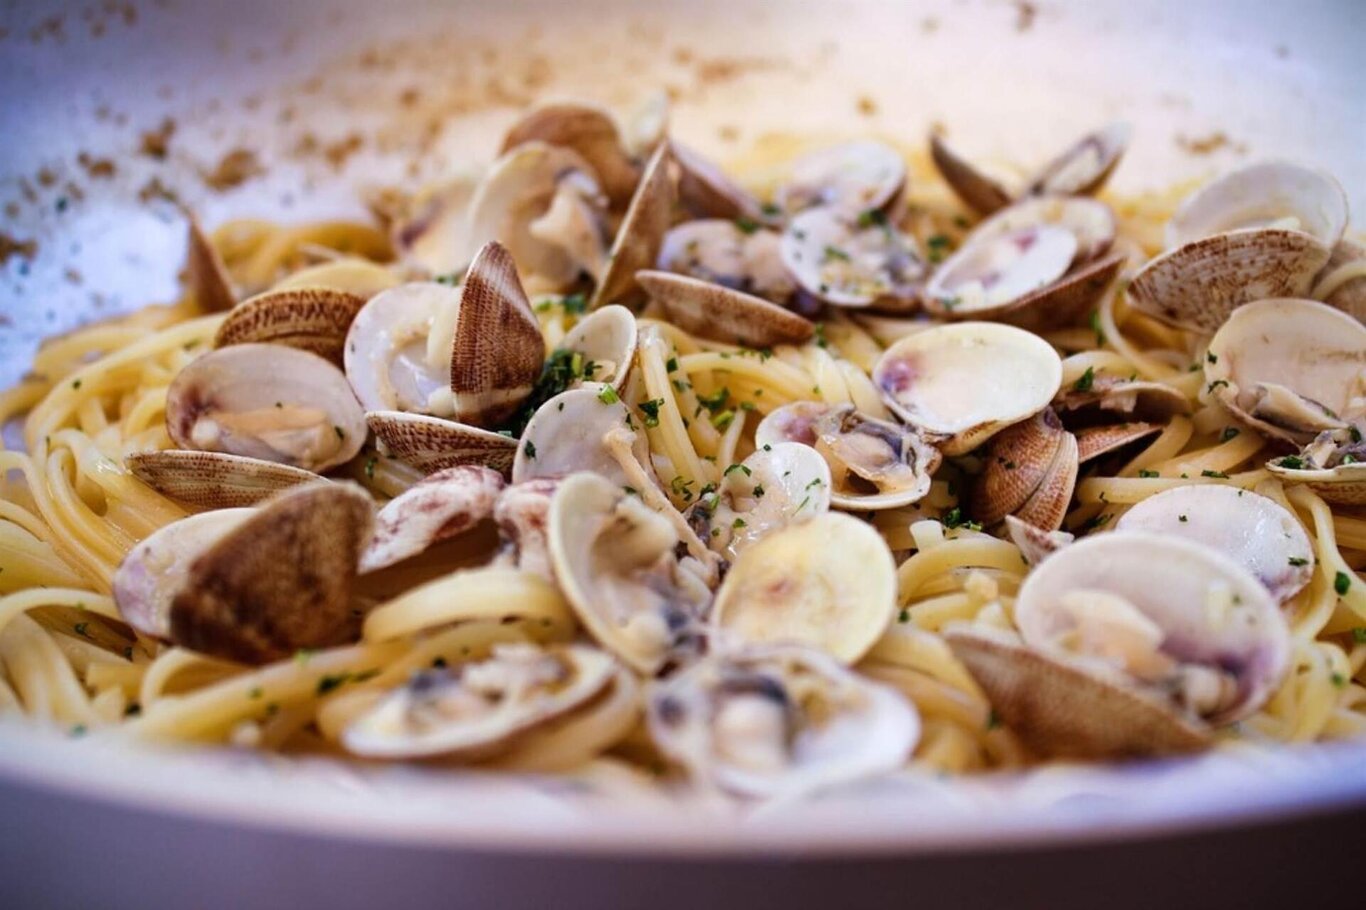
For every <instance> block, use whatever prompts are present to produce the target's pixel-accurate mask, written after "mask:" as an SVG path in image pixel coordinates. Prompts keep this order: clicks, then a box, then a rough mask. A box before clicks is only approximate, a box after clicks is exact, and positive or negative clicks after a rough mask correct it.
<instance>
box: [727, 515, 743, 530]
mask: <svg viewBox="0 0 1366 910" xmlns="http://www.w3.org/2000/svg"><path fill="white" fill-rule="evenodd" d="M730 526H731V527H732V528H735V529H737V530H738V529H739V528H743V527H744V526H745V520H744V519H743V518H737V519H735V520H734V521H732V522H731V523H730Z"/></svg>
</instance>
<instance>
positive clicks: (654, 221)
mask: <svg viewBox="0 0 1366 910" xmlns="http://www.w3.org/2000/svg"><path fill="white" fill-rule="evenodd" d="M676 195H677V194H676V192H675V190H674V185H673V182H672V181H671V180H670V179H669V146H668V144H667V143H661V144H660V145H659V146H658V147H657V148H656V149H655V152H654V154H653V155H651V156H650V160H649V161H648V162H647V163H646V165H645V171H644V173H643V174H642V175H641V178H640V184H639V186H637V187H636V191H635V195H633V196H632V197H631V204H630V205H629V206H627V208H626V214H625V216H623V217H622V219H621V227H619V228H618V229H617V236H616V239H615V240H614V241H613V242H612V251H611V253H610V254H608V257H607V267H606V268H605V269H604V270H603V273H602V278H601V279H600V280H599V281H598V286H597V289H596V290H595V291H594V292H593V299H592V301H590V309H596V308H597V307H600V306H602V305H603V304H606V303H619V302H626V303H636V302H638V301H639V300H640V298H641V297H643V296H644V295H643V293H642V292H641V290H640V288H639V287H638V286H637V285H636V272H638V271H640V270H641V269H648V268H653V267H654V264H655V258H656V257H658V256H659V248H660V245H661V244H662V243H663V242H664V234H665V233H666V232H667V231H668V230H669V223H670V222H671V221H672V220H673V209H674V201H675V196H676Z"/></svg>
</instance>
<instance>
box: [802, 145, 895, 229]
mask: <svg viewBox="0 0 1366 910" xmlns="http://www.w3.org/2000/svg"><path fill="white" fill-rule="evenodd" d="M905 186H906V162H905V161H904V160H902V157H901V154H900V153H899V152H897V150H896V149H894V148H892V147H891V146H889V145H884V144H883V143H881V142H874V141H872V140H866V139H864V140H856V141H853V142H845V143H841V144H839V145H833V146H829V147H827V148H823V149H819V150H817V151H814V152H811V153H810V154H807V155H804V156H802V157H801V158H799V159H797V160H796V161H794V162H793V163H792V166H791V169H790V170H789V172H788V175H787V179H786V181H784V182H783V184H782V185H781V186H779V187H778V191H777V194H776V197H775V201H776V202H777V205H778V207H779V208H780V209H781V210H782V211H784V212H786V213H787V214H788V215H795V214H797V213H798V212H802V211H805V210H806V209H809V208H813V207H815V206H830V207H831V208H835V209H838V210H840V211H842V212H845V213H848V214H850V215H858V213H860V212H866V211H873V210H883V209H887V208H889V207H891V206H893V205H895V204H896V203H897V201H898V200H899V199H900V197H901V191H902V190H903V189H904V188H905Z"/></svg>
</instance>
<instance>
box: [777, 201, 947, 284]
mask: <svg viewBox="0 0 1366 910" xmlns="http://www.w3.org/2000/svg"><path fill="white" fill-rule="evenodd" d="M878 222H880V223H878ZM781 256H782V262H783V264H784V265H785V266H786V267H787V270H788V272H790V273H791V275H792V277H793V278H795V279H796V281H797V283H798V284H800V285H801V286H802V288H803V289H804V290H805V291H806V292H807V293H808V294H811V295H812V296H814V297H816V298H818V299H820V300H823V301H825V302H826V303H829V304H833V305H835V306H845V307H866V306H873V305H875V304H877V305H881V306H892V307H895V308H907V307H912V306H914V305H915V304H916V301H917V299H918V297H919V296H920V288H921V283H922V280H923V279H924V277H925V275H926V272H927V269H926V267H925V262H924V260H923V259H922V258H921V256H920V251H919V250H917V249H916V246H915V241H914V240H913V239H911V238H910V237H908V236H907V235H905V234H903V233H901V232H900V231H899V230H897V229H896V227H894V226H893V225H891V224H888V223H887V221H886V219H885V218H884V219H876V220H875V219H871V218H867V217H866V216H864V217H860V216H858V215H850V214H847V213H844V212H841V211H840V210H838V209H835V208H831V207H826V206H820V207H816V208H812V209H807V210H806V211H804V212H802V213H800V214H799V215H797V216H796V217H794V218H793V219H792V220H791V221H790V222H789V223H788V225H787V227H786V229H785V230H784V231H783V239H782V246H781Z"/></svg>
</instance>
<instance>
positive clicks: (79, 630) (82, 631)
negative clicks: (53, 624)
mask: <svg viewBox="0 0 1366 910" xmlns="http://www.w3.org/2000/svg"><path fill="white" fill-rule="evenodd" d="M72 628H74V629H75V630H76V634H77V635H79V636H80V637H81V638H89V637H90V623H88V622H78V623H76V625H75V626H73V627H72Z"/></svg>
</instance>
